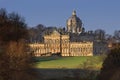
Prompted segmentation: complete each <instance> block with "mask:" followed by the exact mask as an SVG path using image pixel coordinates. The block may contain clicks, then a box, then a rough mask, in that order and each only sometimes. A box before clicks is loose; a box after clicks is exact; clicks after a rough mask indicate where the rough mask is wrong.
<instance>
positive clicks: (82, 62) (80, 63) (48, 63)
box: [34, 56, 104, 69]
mask: <svg viewBox="0 0 120 80" xmlns="http://www.w3.org/2000/svg"><path fill="white" fill-rule="evenodd" d="M103 59H104V58H103V56H92V57H87V56H84V57H39V58H34V60H35V63H34V67H35V68H57V69H61V68H62V69H63V68H65V69H76V68H79V69H100V68H101V67H102V63H103Z"/></svg>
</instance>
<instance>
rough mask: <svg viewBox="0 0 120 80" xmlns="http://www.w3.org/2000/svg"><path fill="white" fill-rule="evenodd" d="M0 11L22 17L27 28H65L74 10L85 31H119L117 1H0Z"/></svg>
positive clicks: (119, 12) (119, 11)
mask: <svg viewBox="0 0 120 80" xmlns="http://www.w3.org/2000/svg"><path fill="white" fill-rule="evenodd" d="M0 8H6V10H7V11H8V12H13V11H14V12H17V13H19V14H20V15H22V16H23V17H25V20H26V23H27V24H28V26H31V27H33V26H36V25H38V24H43V25H45V26H57V27H60V26H62V27H66V20H67V19H68V18H69V17H70V16H71V15H72V11H73V10H76V12H77V16H78V17H79V18H80V19H81V20H82V22H83V24H84V27H85V29H86V30H95V29H104V30H105V31H106V33H109V34H112V33H113V32H114V30H120V9H119V8H120V0H0Z"/></svg>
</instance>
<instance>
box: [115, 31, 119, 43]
mask: <svg viewBox="0 0 120 80" xmlns="http://www.w3.org/2000/svg"><path fill="white" fill-rule="evenodd" d="M114 38H115V40H116V42H120V30H116V31H115V32H114Z"/></svg>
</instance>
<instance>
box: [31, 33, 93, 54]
mask: <svg viewBox="0 0 120 80" xmlns="http://www.w3.org/2000/svg"><path fill="white" fill-rule="evenodd" d="M30 47H31V50H32V51H33V52H34V56H51V55H54V54H60V55H61V56H92V55H93V42H71V41H70V39H69V35H61V34H59V33H58V32H57V31H53V33H52V34H50V35H45V36H44V42H43V43H34V44H30Z"/></svg>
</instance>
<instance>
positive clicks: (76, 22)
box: [67, 11, 82, 32]
mask: <svg viewBox="0 0 120 80" xmlns="http://www.w3.org/2000/svg"><path fill="white" fill-rule="evenodd" d="M81 27H82V21H81V20H80V18H79V17H77V15H76V11H73V12H72V16H71V17H70V18H69V19H68V20H67V30H68V32H77V31H78V32H79V31H80V28H81Z"/></svg>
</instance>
